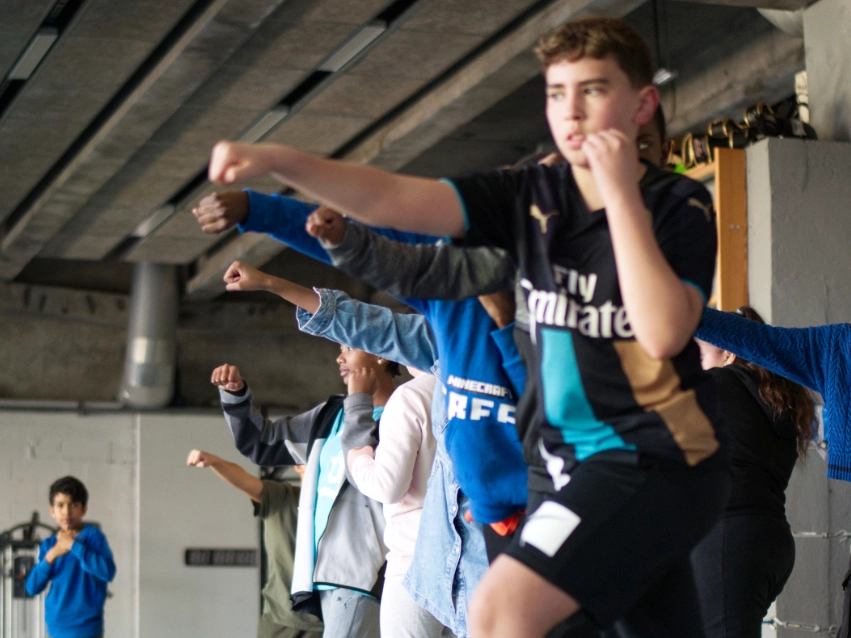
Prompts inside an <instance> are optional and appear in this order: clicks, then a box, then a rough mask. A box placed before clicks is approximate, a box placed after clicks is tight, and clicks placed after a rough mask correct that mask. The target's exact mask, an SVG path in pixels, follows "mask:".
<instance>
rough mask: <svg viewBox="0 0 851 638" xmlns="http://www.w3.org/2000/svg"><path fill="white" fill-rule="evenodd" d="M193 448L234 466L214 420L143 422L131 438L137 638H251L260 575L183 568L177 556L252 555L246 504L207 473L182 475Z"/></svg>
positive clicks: (254, 530)
mask: <svg viewBox="0 0 851 638" xmlns="http://www.w3.org/2000/svg"><path fill="white" fill-rule="evenodd" d="M196 447H197V448H201V449H205V450H207V451H209V452H213V453H214V454H218V455H220V456H222V457H223V458H226V459H228V460H232V461H234V462H239V463H241V464H242V465H243V466H244V467H245V468H246V469H247V470H248V471H249V472H252V473H256V472H257V468H256V467H252V466H251V465H250V464H249V463H247V462H246V461H245V460H244V459H243V458H242V457H241V456H240V455H239V453H237V452H236V450H235V449H234V447H233V440H232V439H231V437H230V433H229V432H228V430H227V427H226V426H225V424H224V420H223V418H222V417H221V415H215V416H199V415H196V416H191V415H189V416H183V415H178V414H162V415H145V416H143V417H142V418H141V427H140V430H139V459H140V466H139V467H140V471H139V494H140V503H139V541H140V542H139V636H140V638H184V637H186V636H221V638H225V637H231V636H250V635H253V632H254V630H255V629H256V626H257V618H258V617H259V613H260V573H259V568H251V567H186V566H185V565H184V564H183V561H184V558H183V555H184V550H185V549H187V548H189V547H201V548H205V547H206V548H235V549H241V548H258V547H259V540H260V531H259V527H258V523H257V520H256V519H255V518H254V516H253V514H252V507H251V501H250V500H249V499H248V497H246V496H244V495H243V494H242V493H241V492H238V491H237V490H235V489H234V488H232V487H230V486H229V485H227V484H225V483H224V482H223V481H222V480H221V479H219V478H218V477H217V476H215V474H214V473H213V472H212V471H211V470H208V469H205V470H202V469H198V468H189V467H187V466H186V456H187V454H188V453H189V450H191V449H192V448H196Z"/></svg>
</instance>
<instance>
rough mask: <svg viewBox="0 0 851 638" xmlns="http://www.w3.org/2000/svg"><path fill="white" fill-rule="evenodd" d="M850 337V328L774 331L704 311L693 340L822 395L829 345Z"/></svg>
mask: <svg viewBox="0 0 851 638" xmlns="http://www.w3.org/2000/svg"><path fill="white" fill-rule="evenodd" d="M849 336H851V326H849V325H848V324H834V325H828V326H817V327H814V328H777V327H775V326H768V325H764V324H761V323H757V322H756V321H751V320H750V319H746V318H745V317H741V316H739V315H736V314H733V313H730V312H721V311H720V310H713V309H712V308H707V309H706V310H704V311H703V319H702V320H701V322H700V326H699V327H698V329H697V334H695V337H697V338H698V339H701V340H703V341H707V342H709V343H711V344H712V345H714V346H717V347H719V348H723V349H724V350H729V351H730V352H732V353H733V354H735V355H737V356H740V357H742V358H743V359H747V360H748V361H751V362H753V363H755V364H756V365H758V366H762V367H763V368H765V369H766V370H770V371H771V372H774V373H775V374H779V375H780V376H783V377H786V378H787V379H791V380H792V381H794V382H795V383H799V384H800V385H803V386H806V387H808V388H810V389H811V390H815V391H817V392H821V393H822V394H824V389H825V380H826V378H827V368H828V362H829V359H830V356H831V354H832V353H833V350H834V348H832V347H831V343H832V342H834V341H835V340H837V339H847V338H848V337H849Z"/></svg>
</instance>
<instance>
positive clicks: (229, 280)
mask: <svg viewBox="0 0 851 638" xmlns="http://www.w3.org/2000/svg"><path fill="white" fill-rule="evenodd" d="M224 280H225V284H226V285H225V288H227V289H228V290H230V291H234V290H266V275H265V274H263V273H262V272H260V271H259V270H257V269H256V268H252V267H251V266H249V265H248V264H245V263H243V262H241V261H239V260H237V261H235V262H233V263H232V264H231V265H230V267H229V268H228V270H227V272H226V273H225V277H224Z"/></svg>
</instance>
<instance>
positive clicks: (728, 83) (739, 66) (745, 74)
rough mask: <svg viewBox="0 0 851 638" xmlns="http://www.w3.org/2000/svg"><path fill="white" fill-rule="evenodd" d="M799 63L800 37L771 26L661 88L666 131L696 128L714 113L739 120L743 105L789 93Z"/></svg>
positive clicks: (801, 56)
mask: <svg viewBox="0 0 851 638" xmlns="http://www.w3.org/2000/svg"><path fill="white" fill-rule="evenodd" d="M803 69H804V42H803V40H800V39H796V38H792V37H789V36H787V35H786V34H784V33H781V32H780V31H770V32H768V33H766V34H764V35H763V36H761V37H759V38H756V39H754V40H752V41H750V42H747V43H746V44H745V45H744V46H742V47H740V48H738V49H736V50H735V51H732V52H731V53H730V55H728V56H727V57H725V58H723V59H721V60H719V61H717V62H715V63H714V64H712V65H711V66H709V67H708V68H706V69H703V70H701V71H700V72H699V73H696V74H694V75H691V76H686V77H684V78H683V79H682V80H678V81H677V83H676V86H675V87H674V88H673V89H668V90H666V91H665V92H664V93H663V96H662V106H663V107H664V108H665V110H666V114H667V115H668V133H669V134H670V135H671V136H677V135H681V134H683V133H686V132H688V131H694V130H699V128H702V127H703V126H704V125H705V124H706V123H708V122H709V121H710V120H711V119H713V118H717V117H732V118H733V119H735V120H736V121H741V119H742V114H743V112H744V109H745V108H746V107H748V106H750V105H752V104H755V103H757V102H767V103H774V102H777V101H779V100H781V99H783V98H786V97H788V96H789V95H791V94H792V93H794V76H795V73H797V72H798V71H801V70H803Z"/></svg>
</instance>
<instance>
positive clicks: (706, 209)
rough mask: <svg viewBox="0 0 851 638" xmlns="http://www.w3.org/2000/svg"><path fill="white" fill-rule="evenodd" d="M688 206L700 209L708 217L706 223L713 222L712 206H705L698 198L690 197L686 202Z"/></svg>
mask: <svg viewBox="0 0 851 638" xmlns="http://www.w3.org/2000/svg"><path fill="white" fill-rule="evenodd" d="M686 204H687V205H688V206H694V207H695V208H699V209H700V210H702V211H703V214H704V215H705V216H706V221H708V222H711V221H712V204H711V203H709V204H704V203H703V202H702V201H700V200H699V199H698V198H697V197H689V198H688V201H687V202H686Z"/></svg>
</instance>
